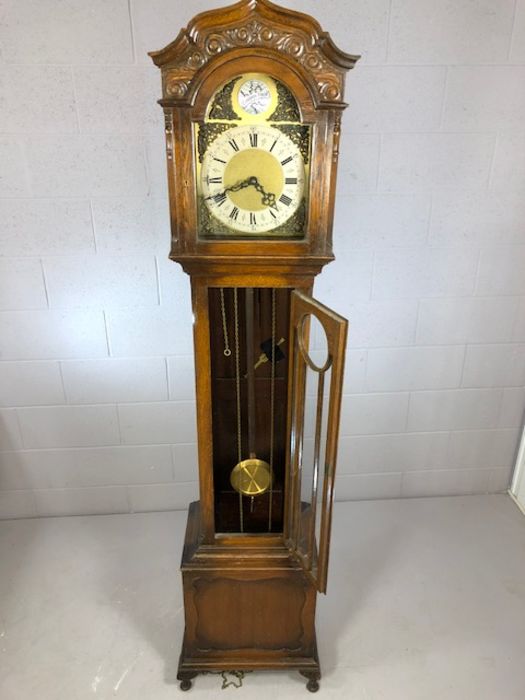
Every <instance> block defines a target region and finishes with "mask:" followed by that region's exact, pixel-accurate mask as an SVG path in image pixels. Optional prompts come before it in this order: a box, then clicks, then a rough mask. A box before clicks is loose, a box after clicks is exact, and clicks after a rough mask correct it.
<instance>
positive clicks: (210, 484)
mask: <svg viewBox="0 0 525 700" xmlns="http://www.w3.org/2000/svg"><path fill="white" fill-rule="evenodd" d="M150 55H151V56H152V58H153V61H154V62H155V63H156V65H157V66H159V67H160V69H161V73H162V91H163V96H162V99H161V100H160V104H161V105H162V107H163V109H164V115H165V124H166V155H167V169H168V184H169V196H170V217H171V230H172V248H171V255H170V257H171V259H172V260H174V261H176V262H178V263H180V264H181V265H182V267H183V269H184V270H185V272H187V273H188V274H189V275H190V279H191V288H192V307H193V313H194V318H195V322H194V347H195V367H196V370H195V371H196V389H197V392H196V396H197V440H198V472H199V501H197V502H195V503H192V504H191V505H190V508H189V514H188V525H187V531H186V538H185V545H184V550H183V556H182V563H181V570H182V578H183V589H184V613H185V631H184V640H183V646H182V651H181V655H180V660H179V668H178V676H177V677H178V679H179V680H180V681H181V689H182V690H188V689H189V688H190V687H191V684H192V680H193V678H194V677H195V676H196V675H197V674H198V673H201V672H206V671H216V672H221V671H227V670H230V671H232V670H235V671H248V670H265V669H268V670H269V669H274V670H275V669H281V670H285V669H295V670H297V671H299V672H300V673H301V674H302V675H303V676H305V677H306V678H307V680H308V683H307V688H308V689H309V690H310V691H315V690H317V689H318V688H319V679H320V677H321V669H320V663H319V657H318V654H317V646H316V636H315V605H316V596H317V593H318V592H326V583H327V574H328V555H329V545H330V529H331V513H332V501H333V488H334V478H335V467H336V455H337V441H338V429H339V413H340V405H341V395H342V381H343V370H344V348H345V343H346V332H347V323H346V321H345V319H343V318H342V317H340V316H338V315H337V314H336V313H335V312H333V311H331V310H330V309H328V308H326V307H324V306H323V305H321V304H319V303H318V302H316V301H315V300H314V299H313V298H312V296H311V295H312V289H313V284H314V279H315V276H316V275H317V274H318V273H319V272H320V271H321V270H322V268H323V266H324V265H325V264H327V263H329V262H331V261H332V260H333V253H332V222H333V209H334V199H335V182H336V170H337V160H338V153H339V136H340V124H341V114H342V111H343V109H344V108H345V107H346V105H345V103H344V101H343V97H344V79H345V74H346V71H348V70H349V69H350V68H352V67H353V66H354V64H355V62H356V61H357V58H358V57H356V56H351V55H349V54H345V53H343V52H342V51H340V50H339V49H338V48H337V47H336V46H335V45H334V44H333V42H332V41H331V39H330V37H329V35H328V34H326V33H325V32H323V30H322V29H321V27H320V26H319V24H318V23H317V22H316V21H315V20H314V19H313V18H311V17H309V16H308V15H304V14H301V13H298V12H294V11H291V10H288V9H285V8H281V7H278V6H277V5H274V4H273V3H271V2H269V1H267V0H242V1H241V2H238V3H237V4H235V5H231V6H229V7H225V8H223V9H221V10H213V11H210V12H206V13H203V14H202V15H198V16H197V17H196V18H195V19H194V20H192V22H190V24H189V25H188V27H187V28H186V29H185V30H182V31H181V32H180V34H179V35H178V37H177V38H176V39H175V40H174V41H173V42H172V43H171V44H170V45H168V46H167V47H166V48H165V49H163V50H161V51H157V52H154V53H152V54H150Z"/></svg>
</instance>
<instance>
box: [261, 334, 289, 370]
mask: <svg viewBox="0 0 525 700" xmlns="http://www.w3.org/2000/svg"><path fill="white" fill-rule="evenodd" d="M283 343H284V338H281V340H280V341H279V342H278V343H277V347H279V345H282V344H283ZM270 359H271V351H270V357H268V355H267V353H266V352H261V354H260V356H259V359H258V360H257V362H256V363H255V367H254V369H258V368H259V367H260V366H261V365H264V363H265V362H269V361H270Z"/></svg>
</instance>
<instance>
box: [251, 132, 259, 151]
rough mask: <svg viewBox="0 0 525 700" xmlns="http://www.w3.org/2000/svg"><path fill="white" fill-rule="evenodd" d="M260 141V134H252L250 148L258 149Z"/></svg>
mask: <svg viewBox="0 0 525 700" xmlns="http://www.w3.org/2000/svg"><path fill="white" fill-rule="evenodd" d="M258 140H259V134H257V133H255V132H251V133H250V146H251V147H252V148H257V142H258Z"/></svg>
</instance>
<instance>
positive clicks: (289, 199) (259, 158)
mask: <svg viewBox="0 0 525 700" xmlns="http://www.w3.org/2000/svg"><path fill="white" fill-rule="evenodd" d="M194 128H195V132H194V133H195V163H196V171H195V175H196V186H197V187H196V189H197V192H196V195H197V207H198V226H199V237H200V238H203V239H213V238H216V239H228V238H235V239H236V240H242V239H250V238H253V237H257V238H260V239H270V238H280V239H295V240H297V239H299V240H300V239H304V238H305V235H306V229H307V217H308V190H309V173H310V163H309V160H310V146H311V127H310V125H309V124H304V123H303V122H302V121H301V112H300V109H299V105H298V103H297V100H296V99H295V97H294V95H293V94H292V92H291V90H290V89H289V88H288V87H287V86H286V85H284V83H281V82H280V81H279V80H276V79H275V78H272V77H270V76H269V75H266V74H264V73H245V74H243V75H238V76H237V77H235V78H233V79H231V80H229V81H228V82H226V83H224V84H222V85H220V86H219V87H218V88H217V90H216V91H215V92H214V93H213V95H212V96H211V98H210V101H209V103H208V106H207V109H206V116H205V118H204V120H203V121H201V122H199V123H196V124H195V127H194Z"/></svg>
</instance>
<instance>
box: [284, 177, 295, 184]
mask: <svg viewBox="0 0 525 700" xmlns="http://www.w3.org/2000/svg"><path fill="white" fill-rule="evenodd" d="M284 183H285V185H297V178H296V177H287V178H286V179H285V181H284Z"/></svg>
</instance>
